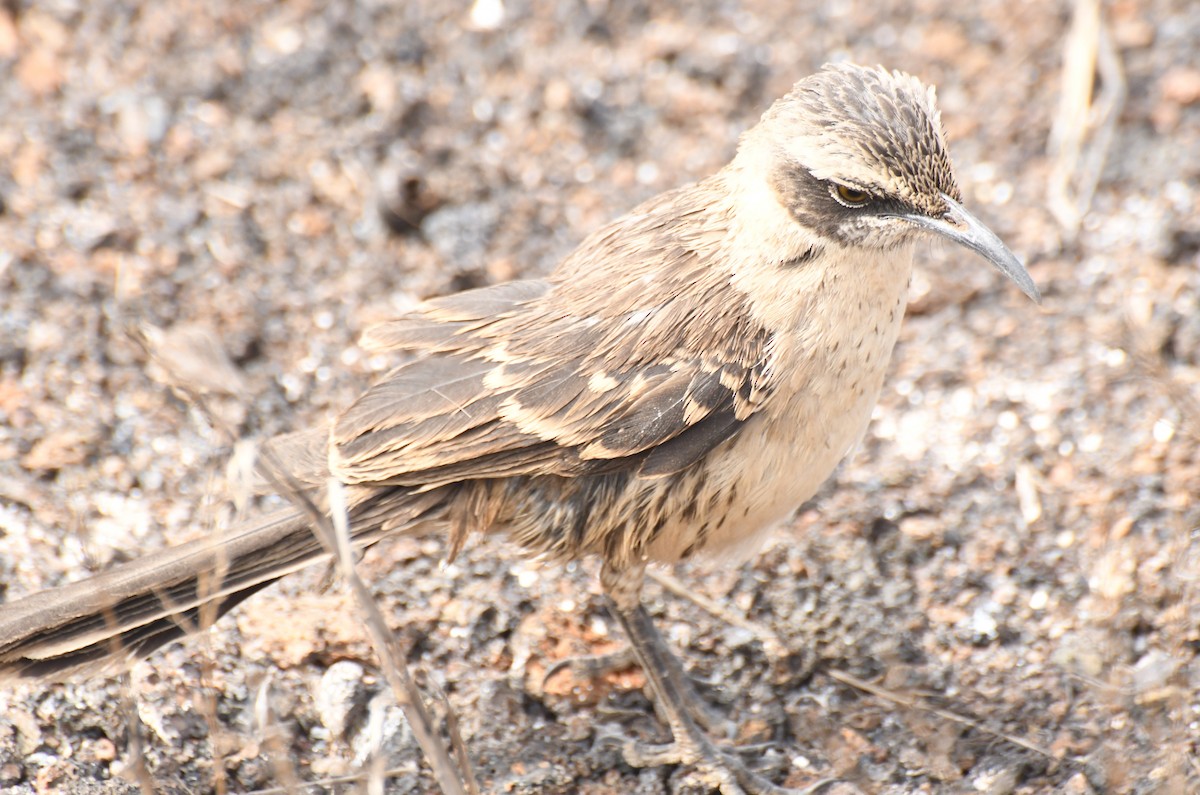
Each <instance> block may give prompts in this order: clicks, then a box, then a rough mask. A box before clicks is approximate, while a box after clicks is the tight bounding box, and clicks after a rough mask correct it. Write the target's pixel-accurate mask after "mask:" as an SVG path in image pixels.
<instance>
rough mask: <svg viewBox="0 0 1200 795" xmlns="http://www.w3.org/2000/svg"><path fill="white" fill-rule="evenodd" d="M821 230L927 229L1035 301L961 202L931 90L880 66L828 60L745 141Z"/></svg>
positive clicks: (781, 194)
mask: <svg viewBox="0 0 1200 795" xmlns="http://www.w3.org/2000/svg"><path fill="white" fill-rule="evenodd" d="M746 147H753V148H755V149H758V150H759V151H763V150H766V151H765V152H764V153H765V154H766V155H767V157H766V162H767V163H768V164H769V165H768V166H767V167H768V168H769V170H770V173H769V175H768V179H769V181H770V184H771V188H772V189H773V190H774V192H775V194H776V196H777V198H778V199H779V201H780V203H781V204H782V205H783V206H784V207H785V208H786V209H787V211H788V212H789V213H790V214H791V216H792V217H793V219H795V220H796V221H797V222H798V223H800V224H802V225H803V226H804V227H805V228H806V229H808V230H810V231H811V232H812V233H813V234H815V235H816V236H817V237H818V238H819V239H824V240H825V241H827V242H829V243H835V244H840V245H844V246H871V247H877V248H880V249H889V248H893V247H895V246H897V245H900V244H904V243H908V242H909V241H911V240H912V238H913V236H914V235H917V234H920V233H922V232H925V233H929V232H932V233H933V234H935V235H938V236H941V237H943V238H946V239H949V240H952V241H954V242H955V243H958V244H960V245H963V246H966V247H967V248H970V249H971V250H973V251H975V252H977V253H979V254H981V255H982V256H983V257H985V258H986V259H987V260H988V261H990V262H991V263H992V264H993V265H995V266H996V267H997V268H998V269H999V270H1000V271H1001V272H1002V273H1004V274H1005V275H1006V276H1008V277H1009V278H1010V279H1012V280H1013V281H1014V282H1015V283H1016V284H1017V286H1018V287H1020V289H1021V291H1022V292H1024V293H1025V294H1026V295H1028V296H1029V297H1030V298H1032V299H1033V300H1034V301H1038V302H1040V300H1041V296H1040V295H1039V293H1038V290H1037V287H1036V285H1034V283H1033V280H1032V279H1031V278H1030V276H1029V273H1028V272H1027V271H1026V270H1025V268H1024V266H1023V265H1021V263H1020V261H1018V260H1017V258H1016V257H1015V256H1014V255H1013V253H1012V252H1011V251H1009V250H1008V248H1007V247H1006V246H1005V245H1004V243H1003V242H1001V241H1000V239H999V238H998V237H997V236H996V235H995V234H994V233H993V232H992V231H991V230H990V229H988V228H987V226H985V225H984V224H983V223H982V222H981V221H980V220H979V219H977V218H975V216H973V215H971V214H970V213H969V212H967V210H966V209H964V208H963V206H962V204H961V200H962V195H961V192H960V191H959V189H958V185H957V183H956V182H955V180H954V170H953V167H952V166H951V164H950V157H949V155H948V154H947V152H946V142H945V138H944V137H943V134H942V125H941V115H940V113H939V112H938V109H937V103H936V98H935V95H934V90H933V89H932V88H930V87H928V86H925V85H924V84H922V83H921V82H920V81H919V80H917V78H915V77H912V76H911V75H907V74H904V73H902V72H889V71H887V70H885V69H883V68H874V69H871V68H865V67H861V66H855V65H852V64H831V65H826V66H825V67H824V68H822V69H821V70H820V71H819V72H817V73H816V74H813V75H812V76H810V77H807V78H805V79H804V80H801V81H800V82H799V83H797V84H796V85H795V87H794V88H793V89H792V91H791V92H790V93H788V94H787V95H786V96H784V97H783V98H782V99H780V100H779V101H777V102H776V103H775V104H774V105H772V106H771V108H770V109H769V110H768V111H767V112H766V113H765V114H764V115H763V118H762V121H761V122H760V123H759V125H758V126H757V127H756V128H754V130H752V131H750V132H749V133H748V134H747V136H746V138H745V139H744V141H743V148H746Z"/></svg>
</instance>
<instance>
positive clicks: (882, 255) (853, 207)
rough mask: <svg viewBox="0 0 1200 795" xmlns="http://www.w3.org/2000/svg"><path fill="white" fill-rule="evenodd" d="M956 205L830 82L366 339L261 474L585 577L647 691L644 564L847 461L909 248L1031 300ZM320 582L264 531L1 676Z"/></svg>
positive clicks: (104, 650) (103, 595) (66, 608)
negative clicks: (703, 168) (546, 246)
mask: <svg viewBox="0 0 1200 795" xmlns="http://www.w3.org/2000/svg"><path fill="white" fill-rule="evenodd" d="M958 199H959V191H958V188H957V186H956V184H955V182H954V177H953V173H952V171H951V167H950V161H949V158H948V156H947V154H946V149H945V144H944V142H943V140H942V133H941V126H940V120H939V117H938V112H937V109H936V107H935V105H934V98H933V92H932V90H930V89H927V88H926V87H925V86H923V85H921V84H920V83H919V82H918V81H917V80H916V79H915V78H912V77H909V76H907V75H903V74H900V73H890V72H886V71H884V70H882V69H864V68H861V67H855V66H849V65H841V66H830V67H826V68H825V69H823V70H822V71H821V72H819V73H817V74H816V75H813V76H812V77H809V78H807V79H805V80H803V81H801V82H800V83H798V84H797V85H796V87H795V88H794V89H793V90H792V92H791V93H789V94H788V95H787V96H786V97H784V98H783V99H781V100H779V101H778V102H776V103H775V105H773V106H772V107H771V109H770V110H768V111H767V112H766V114H764V116H763V118H762V121H761V122H760V123H759V124H758V125H757V126H756V127H754V128H753V129H751V130H749V131H748V132H747V133H745V135H743V137H742V140H741V143H740V145H739V148H738V153H737V156H736V157H735V158H734V160H733V161H732V162H731V163H730V164H729V165H728V166H726V167H725V168H724V169H722V170H721V171H719V172H718V173H716V174H714V175H713V176H711V177H708V178H706V179H704V180H701V181H700V182H698V183H695V184H693V185H689V186H686V187H683V188H680V189H678V190H674V191H670V192H668V193H664V194H662V195H661V196H658V197H656V198H654V199H651V200H650V201H648V202H646V203H645V204H643V205H641V206H640V207H637V208H636V209H634V210H633V211H632V212H631V213H629V214H628V215H626V216H624V217H623V218H620V219H618V220H617V221H615V222H613V223H612V224H610V225H609V226H607V227H605V228H604V229H601V230H600V231H598V232H596V233H595V234H593V235H591V236H590V237H589V238H588V239H587V240H585V241H584V242H583V244H582V245H580V247H579V248H578V249H577V250H576V251H575V252H574V253H573V254H572V255H571V256H569V257H568V258H567V259H566V260H565V261H564V262H563V263H562V264H561V265H560V266H559V267H558V269H556V270H555V272H554V273H553V274H552V275H550V276H549V277H548V278H546V279H545V280H538V281H524V282H514V283H511V284H504V285H500V286H497V287H490V288H485V289H481V290H473V291H469V292H464V293H460V294H457V295H451V296H447V297H444V298H438V299H434V300H431V301H428V302H426V303H425V304H424V305H422V306H421V307H419V308H418V309H417V310H415V311H414V312H412V313H411V314H409V315H408V316H406V317H403V318H400V319H398V320H396V321H393V322H391V323H386V324H384V325H382V326H380V327H378V328H376V329H374V330H372V331H370V332H368V334H367V335H366V337H365V339H364V341H363V344H364V345H365V346H366V347H368V348H371V349H374V350H380V351H408V352H412V353H414V354H417V355H416V357H415V358H414V359H413V360H412V361H411V362H410V363H409V364H405V365H403V366H401V367H399V368H397V369H396V370H394V371H392V372H391V373H389V374H387V375H386V376H385V377H384V378H383V379H381V380H380V381H379V383H377V384H375V385H374V386H372V387H371V388H370V389H368V390H367V391H366V392H365V393H364V394H363V395H362V396H361V397H360V398H359V399H358V400H357V401H356V402H355V403H354V404H353V405H352V406H350V407H349V408H348V409H347V410H346V411H345V412H344V413H343V414H342V415H341V416H340V417H339V418H338V419H337V420H336V421H335V422H334V424H333V426H332V428H331V429H330V430H329V431H328V432H327V433H326V432H324V431H323V432H321V433H313V432H308V433H301V434H297V435H294V436H292V437H288V438H285V439H281V440H280V441H279V442H278V443H277V445H276V447H277V451H278V453H279V455H280V457H281V458H282V459H283V460H284V461H286V462H289V465H290V466H291V467H292V469H293V472H292V474H293V475H294V476H295V477H296V478H297V479H298V480H299V481H301V482H302V483H304V484H306V485H307V486H310V487H312V489H313V493H314V494H319V487H320V486H321V484H322V483H323V482H324V480H325V479H326V478H327V477H329V476H331V475H332V476H333V477H336V478H338V479H339V480H341V481H342V482H343V483H345V484H348V485H349V486H350V487H351V488H350V489H349V499H350V506H351V507H350V519H351V527H352V533H353V535H354V537H355V539H356V541H357V542H358V543H360V544H369V543H372V542H374V541H376V540H378V539H379V538H381V537H383V536H385V535H387V534H389V533H393V532H417V531H418V530H423V531H430V530H432V531H440V532H445V533H447V534H449V536H450V538H451V546H452V549H453V550H457V549H458V548H459V546H460V545H461V544H462V543H463V542H464V540H465V538H466V537H467V536H468V535H469V534H470V533H471V532H504V533H507V534H509V535H510V536H511V537H512V538H513V539H514V540H515V541H516V542H517V544H518V545H519V546H521V547H523V548H524V549H525V550H526V551H527V552H529V553H533V554H546V555H549V556H551V557H554V558H557V559H571V558H577V557H581V556H585V555H596V556H599V557H600V559H601V560H602V561H603V564H604V565H603V576H602V582H603V584H604V586H605V588H606V591H607V592H608V593H609V595H610V596H611V597H612V599H613V602H614V608H615V610H616V613H617V615H618V617H619V618H621V621H622V624H623V625H624V626H625V628H626V630H627V631H628V632H629V633H630V635H631V640H632V641H633V646H634V649H635V651H637V653H638V655H639V659H640V660H641V661H642V663H643V666H644V667H656V666H658V665H659V663H656V662H655V661H661V659H663V658H662V652H663V651H664V650H663V649H662V647H661V643H660V642H659V641H658V640H657V638H656V636H653V634H652V631H651V629H650V628H649V624H648V622H646V621H644V620H643V619H644V618H645V617H644V614H643V613H642V612H641V610H640V607H639V605H638V592H639V590H640V583H641V575H642V571H643V569H644V567H645V565H646V563H647V562H664V563H671V562H674V561H677V560H680V559H683V558H687V557H689V556H692V555H695V554H698V553H706V554H714V553H720V552H723V551H725V550H729V549H731V548H735V547H739V546H743V547H750V546H752V545H753V543H754V541H755V539H756V538H757V537H758V536H759V535H760V534H761V532H762V531H763V530H764V529H765V528H768V527H770V526H771V525H772V524H774V523H776V522H778V521H779V520H781V519H783V518H785V517H786V516H787V515H788V514H789V513H790V512H791V511H792V510H793V509H794V508H795V507H796V506H797V505H799V504H800V503H801V502H803V501H804V500H806V499H808V498H809V497H810V496H811V495H812V494H813V493H814V491H815V490H816V489H817V487H818V486H819V484H820V483H821V481H823V480H824V479H825V478H826V477H827V476H828V474H829V473H830V472H831V471H832V469H833V467H834V466H835V465H836V464H837V462H838V461H840V460H841V459H842V458H843V456H844V455H845V454H846V453H847V452H848V450H849V449H850V448H851V447H852V446H853V445H854V444H855V442H856V441H857V439H858V438H859V436H860V435H861V433H862V431H863V429H864V428H865V426H866V424H867V421H868V419H869V417H870V412H871V409H872V407H873V406H874V403H875V400H876V397H877V395H878V393H879V389H880V385H881V382H882V378H883V374H884V371H885V369H886V365H887V361H888V358H889V356H890V354H891V349H892V346H893V343H894V342H895V339H896V334H897V330H898V328H899V323H900V320H901V318H902V316H903V314H904V304H905V297H906V292H907V285H908V281H909V275H910V271H911V264H912V251H913V247H914V242H915V240H916V239H917V238H918V237H919V236H920V235H921V234H923V233H926V232H930V231H932V232H933V233H935V234H939V235H941V236H943V237H946V238H949V239H952V240H955V241H956V242H959V243H962V244H963V245H966V246H968V247H970V248H972V249H974V250H976V251H979V252H981V253H983V254H984V255H985V256H986V257H987V258H988V259H990V260H991V261H992V262H993V263H994V264H996V265H997V266H998V267H999V268H1000V269H1001V270H1002V271H1004V272H1005V273H1006V274H1007V275H1009V276H1010V277H1012V278H1013V279H1015V280H1016V281H1017V282H1018V284H1019V285H1020V286H1021V287H1022V289H1023V290H1024V291H1025V292H1026V293H1027V294H1029V295H1030V296H1031V297H1034V298H1035V299H1036V289H1035V288H1034V287H1033V284H1032V282H1031V281H1030V280H1029V277H1028V275H1027V274H1026V273H1025V271H1024V269H1023V268H1022V267H1021V266H1020V264H1019V263H1018V262H1017V261H1016V259H1015V258H1014V257H1013V256H1012V254H1010V253H1009V252H1008V251H1007V249H1005V248H1004V246H1003V245H1002V244H1001V243H1000V241H999V240H997V239H996V238H995V236H994V235H992V234H991V233H990V232H988V231H987V230H986V228H985V227H983V226H982V224H980V223H979V222H978V221H976V220H975V219H974V218H972V217H971V216H970V215H968V214H967V213H966V211H965V210H963V209H962V207H961V205H959V204H958ZM318 499H319V498H318ZM322 557H323V552H322V549H321V546H320V544H318V543H317V542H316V540H315V539H314V538H313V537H312V535H311V533H310V532H309V529H308V527H307V523H306V522H305V520H304V519H303V518H302V516H301V515H300V514H299V513H297V512H293V511H282V512H280V513H277V514H274V515H272V516H269V517H266V518H264V519H262V520H260V521H258V522H255V523H252V524H247V525H243V526H239V527H235V528H232V529H231V530H229V531H228V532H227V533H226V534H225V535H223V536H222V537H220V538H217V539H207V540H202V541H198V542H195V543H192V544H189V545H185V546H183V547H179V548H176V549H170V550H165V551H163V552H160V553H157V554H154V555H151V556H148V557H146V558H144V559H142V560H139V561H135V562H133V563H130V564H127V565H125V566H123V567H120V568H117V569H115V570H113V571H111V572H109V573H106V574H102V575H100V576H99V577H96V578H93V579H92V580H88V581H85V582H82V583H77V584H75V585H71V586H67V587H65V588H61V589H58V590H55V591H50V592H46V593H42V594H37V595H35V596H33V597H30V598H28V599H26V600H23V601H19V602H16V603H13V604H11V605H7V606H4V607H3V608H0V672H2V674H6V675H9V676H12V675H23V676H38V675H62V674H64V673H67V672H70V671H72V670H76V669H79V668H87V667H94V666H96V665H97V664H100V663H104V662H107V661H109V660H110V659H112V657H113V651H114V650H115V649H118V648H119V649H120V650H121V653H120V654H119V655H117V656H122V657H125V658H132V657H137V656H140V655H144V654H146V653H148V652H149V651H151V650H152V649H153V648H155V647H156V646H159V645H161V644H162V643H164V642H166V641H167V640H170V639H171V638H174V637H178V636H180V635H182V634H184V632H185V629H186V628H187V627H190V626H192V625H194V624H195V621H196V617H197V613H198V610H199V609H200V608H201V606H202V605H205V604H207V605H210V606H213V605H215V608H216V612H218V613H223V612H225V611H227V610H228V609H230V608H231V607H232V606H234V605H235V604H237V603H238V602H240V601H241V600H242V599H244V598H245V597H246V596H247V595H249V594H250V593H253V592H254V591H256V590H258V589H259V588H262V587H264V586H265V585H267V584H269V583H270V582H272V581H273V580H275V579H277V578H278V577H280V576H283V575H284V574H287V573H289V572H290V571H294V570H295V569H297V568H299V567H300V566H303V565H307V564H308V563H311V562H312V561H314V560H317V559H320V558H322ZM180 616H183V618H184V620H183V621H180V620H179V617H180ZM662 665H664V666H665V668H666V670H660V671H656V672H655V671H647V673H648V675H649V676H650V679H651V684H652V686H653V687H654V689H655V690H656V693H657V695H658V696H659V698H660V699H662V700H664V701H665V702H666V704H665V710H666V714H667V715H668V718H669V722H670V724H671V730H672V732H673V733H674V734H675V738H676V745H677V746H678V748H679V752H678V760H677V761H689V762H696V763H700V764H705V765H709V766H711V767H713V768H714V769H720V770H724V771H733V773H732V774H733V775H734V778H736V780H737V781H738V782H739V783H741V784H742V785H743V786H749V785H748V784H747V782H750V783H751V784H753V783H754V778H753V777H752V776H750V774H748V773H746V772H745V771H744V770H742V769H741V768H740V767H738V766H737V765H736V764H735V763H733V762H731V761H730V760H729V759H726V758H724V757H721V756H720V755H719V754H717V755H715V756H714V754H715V752H713V751H712V749H711V747H709V746H707V745H705V743H706V740H705V739H704V738H703V736H702V735H700V734H699V733H698V729H697V728H696V726H695V724H694V723H693V722H692V719H691V715H693V714H694V713H695V710H694V707H693V706H692V705H690V704H688V703H685V701H681V700H680V699H679V698H677V697H676V696H675V695H672V694H673V693H674V692H675V691H676V690H678V688H677V687H675V685H676V684H677V682H673V678H675V675H676V674H677V668H678V666H677V665H676V664H674V663H669V664H668V663H662ZM626 751H627V753H626V756H627V758H629V759H630V760H631V762H633V761H635V759H637V758H641V757H638V752H637V751H635V750H633V749H626ZM655 759H658V760H659V761H661V760H662V759H663V757H662V756H661V755H660V756H656V757H655ZM746 776H750V777H749V778H747V777H746Z"/></svg>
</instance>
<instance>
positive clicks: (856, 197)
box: [832, 183, 871, 207]
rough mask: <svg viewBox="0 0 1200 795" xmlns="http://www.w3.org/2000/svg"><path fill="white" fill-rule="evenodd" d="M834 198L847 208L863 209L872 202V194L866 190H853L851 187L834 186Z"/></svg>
mask: <svg viewBox="0 0 1200 795" xmlns="http://www.w3.org/2000/svg"><path fill="white" fill-rule="evenodd" d="M832 193H833V198H835V199H837V201H838V202H839V203H841V204H844V205H846V206H847V207H862V206H863V205H864V204H866V203H867V202H869V201H871V194H869V193H867V192H866V191H865V190H859V189H858V188H852V187H850V186H849V185H838V184H836V183H835V184H834V185H833V190H832Z"/></svg>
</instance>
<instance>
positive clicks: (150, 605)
mask: <svg viewBox="0 0 1200 795" xmlns="http://www.w3.org/2000/svg"><path fill="white" fill-rule="evenodd" d="M308 525H309V523H308V521H307V520H306V519H305V518H304V517H303V516H302V515H301V514H300V513H299V512H298V511H296V510H292V509H284V510H281V511H278V512H276V513H273V514H270V515H268V516H265V517H263V518H262V519H259V520H257V521H254V522H252V523H247V524H244V525H239V526H238V527H235V528H233V529H232V530H231V531H229V532H225V533H220V534H217V535H214V536H213V537H210V538H202V539H198V540H196V541H193V542H191V543H188V544H183V545H181V546H178V547H171V548H168V549H164V550H160V551H158V552H155V553H152V554H150V555H147V556H145V557H143V558H139V559H138V560H134V561H131V562H129V563H126V564H124V565H121V566H117V567H116V568H113V569H111V570H109V571H106V572H103V573H101V574H98V575H96V576H95V577H92V578H90V579H87V580H82V581H80V582H76V583H71V584H70V585H66V586H64V587H61V588H55V589H51V590H48V591H43V592H41V593H37V594H34V595H32V596H29V597H27V598H25V599H21V600H19V601H16V602H13V603H12V604H7V605H0V680H3V679H13V678H22V679H24V678H63V677H65V676H69V675H71V674H75V673H96V672H100V671H102V670H104V669H106V668H119V667H122V666H127V665H129V664H130V663H131V662H133V661H134V660H137V659H140V658H141V657H144V656H145V655H147V654H149V653H150V652H152V651H153V650H155V649H157V648H158V647H160V646H162V645H164V644H166V643H168V642H170V641H172V640H175V639H177V638H180V637H182V636H184V635H186V634H188V633H190V632H193V631H195V630H197V629H200V628H202V627H203V626H207V625H208V624H211V623H212V622H213V621H215V620H216V619H217V618H219V617H220V616H222V615H224V614H225V613H226V612H228V611H229V610H230V609H232V608H233V607H234V606H235V605H237V604H238V603H240V602H241V601H242V600H244V599H245V598H246V597H248V596H250V595H251V594H254V593H256V592H257V591H259V590H261V589H263V588H265V587H266V586H267V585H270V584H271V583H272V582H274V581H275V580H277V579H279V578H280V577H282V576H284V575H285V574H288V573H290V572H292V571H295V570H297V569H299V568H302V567H304V566H306V565H308V564H310V563H312V562H313V561H314V560H315V559H317V558H319V557H321V556H322V555H323V554H324V550H323V549H322V548H321V545H320V544H319V543H318V542H317V540H316V538H315V537H314V536H313V535H312V533H311V531H310V530H309V526H308Z"/></svg>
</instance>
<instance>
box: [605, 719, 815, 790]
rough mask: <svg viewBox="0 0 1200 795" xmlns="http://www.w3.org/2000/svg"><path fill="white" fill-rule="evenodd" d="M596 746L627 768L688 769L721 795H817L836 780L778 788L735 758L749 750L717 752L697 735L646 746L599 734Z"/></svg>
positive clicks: (704, 739)
mask: <svg viewBox="0 0 1200 795" xmlns="http://www.w3.org/2000/svg"><path fill="white" fill-rule="evenodd" d="M596 742H597V744H599V745H602V746H607V747H610V748H617V749H619V750H620V751H621V756H622V757H623V758H624V759H625V763H626V764H627V765H629V766H630V767H635V768H646V767H660V766H662V765H688V766H690V767H692V768H693V769H694V770H695V771H696V772H697V773H698V774H699V776H700V777H701V779H702V780H703V781H704V783H705V784H707V785H708V786H711V787H713V788H715V789H716V790H717V791H719V792H720V793H721V794H722V795H817V793H819V792H821V791H822V790H823V789H824V788H825V787H827V786H829V785H830V784H833V783H835V782H837V781H838V779H832V778H827V779H822V780H820V781H817V782H814V783H813V784H810V785H809V786H807V787H805V788H803V789H792V788H788V787H781V786H779V785H778V784H774V783H772V782H770V781H768V780H767V779H765V778H763V777H762V776H760V775H759V774H758V773H755V772H754V771H753V770H751V769H750V768H749V767H747V765H746V764H745V763H744V762H742V760H741V759H739V758H738V757H737V756H736V754H739V753H744V752H749V751H751V750H752V749H749V748H732V749H729V750H724V749H721V748H718V747H717V746H716V745H714V744H713V742H712V741H711V740H709V739H708V738H707V737H705V736H704V735H702V734H700V733H699V732H696V733H689V734H685V735H684V737H683V738H682V739H681V738H678V737H677V738H676V739H675V741H674V742H671V743H662V744H656V743H645V742H640V741H638V740H635V739H634V738H632V737H628V736H626V735H622V734H617V733H613V732H608V733H601V734H600V735H599V736H598V737H597V738H596Z"/></svg>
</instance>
